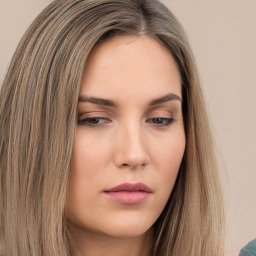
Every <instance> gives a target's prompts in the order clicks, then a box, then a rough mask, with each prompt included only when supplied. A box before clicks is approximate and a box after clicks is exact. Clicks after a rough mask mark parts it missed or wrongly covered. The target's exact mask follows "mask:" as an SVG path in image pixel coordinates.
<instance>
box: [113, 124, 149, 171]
mask: <svg viewBox="0 0 256 256" xmlns="http://www.w3.org/2000/svg"><path fill="white" fill-rule="evenodd" d="M148 162H149V155H148V153H147V146H146V139H145V136H143V130H142V129H141V128H140V127H139V126H138V125H137V126H135V125H129V126H128V125H125V126H124V127H123V128H120V129H119V130H118V132H117V134H116V137H115V155H114V163H115V165H116V166H117V167H119V168H130V169H135V168H141V167H145V166H146V165H147V164H148Z"/></svg>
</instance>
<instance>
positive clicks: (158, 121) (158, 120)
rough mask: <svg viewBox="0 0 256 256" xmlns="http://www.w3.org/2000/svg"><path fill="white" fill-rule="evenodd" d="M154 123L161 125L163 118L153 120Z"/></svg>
mask: <svg viewBox="0 0 256 256" xmlns="http://www.w3.org/2000/svg"><path fill="white" fill-rule="evenodd" d="M155 123H157V124H162V123H163V118H155Z"/></svg>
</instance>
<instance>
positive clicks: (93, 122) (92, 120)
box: [90, 118, 99, 124]
mask: <svg viewBox="0 0 256 256" xmlns="http://www.w3.org/2000/svg"><path fill="white" fill-rule="evenodd" d="M90 121H91V123H92V124H97V123H98V122H99V118H91V120H90Z"/></svg>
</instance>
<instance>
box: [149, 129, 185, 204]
mask: <svg viewBox="0 0 256 256" xmlns="http://www.w3.org/2000/svg"><path fill="white" fill-rule="evenodd" d="M185 144H186V142H185V135H184V133H182V132H181V133H178V134H177V136H173V137H170V138H166V140H163V141H162V143H161V145H160V146H159V147H156V148H155V149H154V155H155V157H154V165H155V177H154V178H155V179H157V180H158V182H159V184H160V186H161V187H162V189H161V197H163V198H166V199H168V198H169V196H170V194H171V192H172V189H173V186H174V184H175V181H176V178H177V175H178V172H179V169H180V164H181V162H182V159H183V155H184V151H185ZM152 153H153V152H152Z"/></svg>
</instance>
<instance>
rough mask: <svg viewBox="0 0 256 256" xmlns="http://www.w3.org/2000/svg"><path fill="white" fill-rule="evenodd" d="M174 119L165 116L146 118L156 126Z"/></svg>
mask: <svg viewBox="0 0 256 256" xmlns="http://www.w3.org/2000/svg"><path fill="white" fill-rule="evenodd" d="M174 121H175V120H174V119H173V118H166V117H154V118H150V119H148V120H147V122H148V123H152V124H154V125H156V126H168V125H170V124H171V123H173V122H174Z"/></svg>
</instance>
